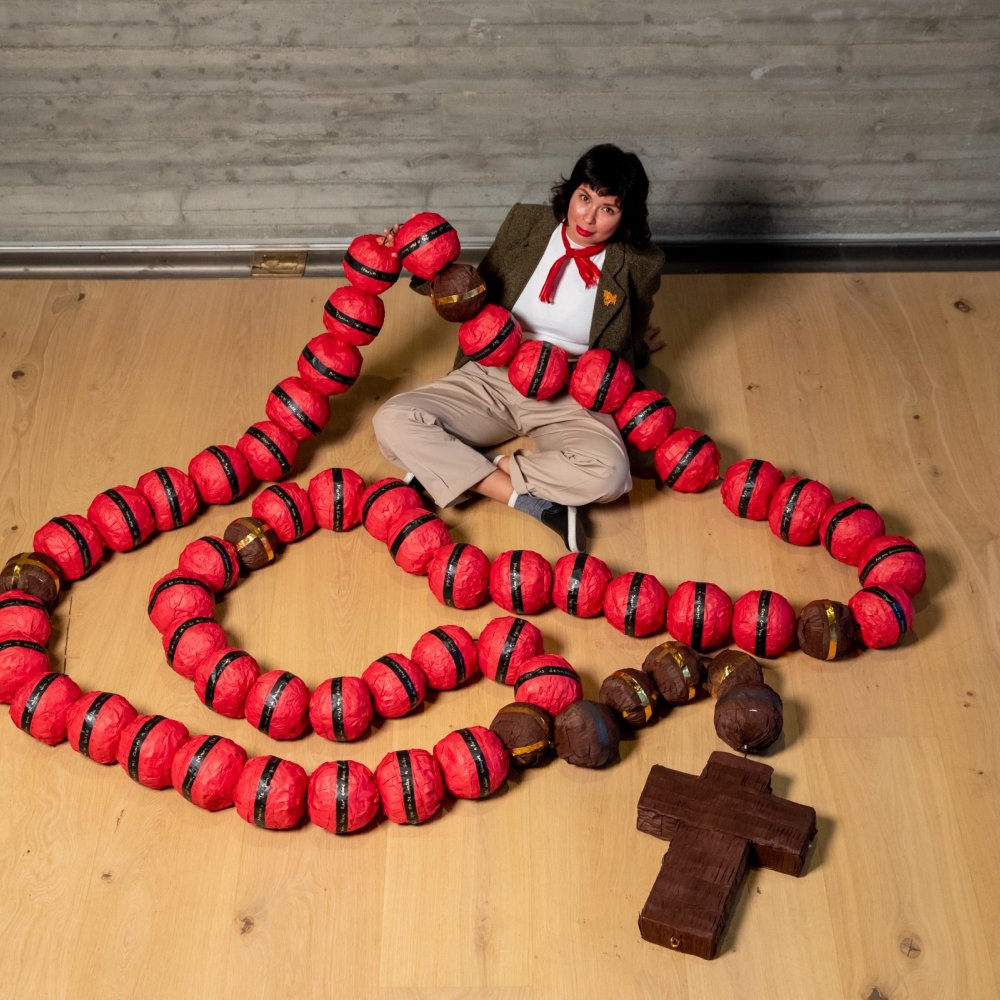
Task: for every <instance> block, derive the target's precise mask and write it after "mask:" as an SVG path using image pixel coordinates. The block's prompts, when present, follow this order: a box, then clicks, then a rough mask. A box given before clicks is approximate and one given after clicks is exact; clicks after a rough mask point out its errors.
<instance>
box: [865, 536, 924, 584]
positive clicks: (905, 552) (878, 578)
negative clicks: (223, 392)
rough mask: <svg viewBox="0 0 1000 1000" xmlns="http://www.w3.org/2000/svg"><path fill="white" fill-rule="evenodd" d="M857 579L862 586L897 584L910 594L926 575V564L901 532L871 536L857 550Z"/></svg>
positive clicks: (920, 553)
mask: <svg viewBox="0 0 1000 1000" xmlns="http://www.w3.org/2000/svg"><path fill="white" fill-rule="evenodd" d="M858 579H859V580H860V581H861V586H862V587H875V586H879V587H884V586H885V585H886V584H888V583H894V584H896V585H897V586H900V587H902V588H903V590H905V591H906V592H907V593H908V594H910V595H911V596H913V595H915V594H918V593H919V592H920V590H921V588H922V587H923V585H924V582H925V581H926V579H927V565H926V563H925V561H924V557H923V553H922V552H921V551H920V549H918V548H917V546H916V545H914V543H913V542H911V541H910V539H909V538H904V537H903V536H902V535H883V536H882V537H881V538H873V539H872V540H871V541H870V542H869V543H868V544H867V545H866V546H865V547H864V549H862V551H861V558H860V559H859V560H858Z"/></svg>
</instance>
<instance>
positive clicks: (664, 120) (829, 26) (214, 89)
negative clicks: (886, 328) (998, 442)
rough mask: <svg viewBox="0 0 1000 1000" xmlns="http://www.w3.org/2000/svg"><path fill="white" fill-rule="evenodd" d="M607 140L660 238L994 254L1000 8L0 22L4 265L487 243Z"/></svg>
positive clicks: (794, 5) (253, 13)
mask: <svg viewBox="0 0 1000 1000" xmlns="http://www.w3.org/2000/svg"><path fill="white" fill-rule="evenodd" d="M605 140H609V141H615V142H618V143H619V144H621V145H624V146H626V147H628V148H633V149H635V150H636V151H638V152H639V153H640V154H641V155H642V156H643V159H644V161H645V163H646V165H647V169H648V170H649V173H650V175H651V178H652V181H653V198H652V220H653V230H654V234H655V235H657V236H658V237H661V238H701V237H719V236H748V237H766V236H788V237H807V238H809V237H838V238H849V237H874V236H891V237H911V236H913V237H916V236H932V237H945V238H958V237H969V236H986V235H996V234H997V233H998V230H1000V223H998V221H997V220H998V219H1000V167H998V164H1000V4H998V3H997V0H854V2H852V0H847V2H845V3H843V4H840V5H835V4H833V3H826V2H819V0H758V2H756V3H748V2H741V0H666V2H662V3H658V2H655V0H644V2H628V0H623V2H611V0H562V2H545V0H533V2H528V0H496V2H493V3H482V2H459V0H413V2H410V3H403V2H395V0H383V2H365V0H355V2H353V3H347V2H344V0H285V2H257V0H244V2H238V0H212V2H206V0H187V2H183V0H162V2H155V0H78V2H75V3H74V2H55V0H3V2H0V243H47V242H62V241H83V242H97V243H100V242H106V241H112V242H114V241H140V242H146V241H167V242H169V243H184V242H189V241H209V242H213V243H225V242H234V243H246V242H250V243H258V244H268V243H274V242H280V241H300V240H301V241H306V242H309V243H323V242H336V241H338V240H344V239H349V238H350V237H351V236H353V235H355V234H357V233H358V232H364V231H374V230H378V229H381V227H382V226H383V225H385V224H387V223H389V222H391V221H394V220H397V219H400V218H405V217H406V216H407V215H409V214H410V213H412V212H414V211H419V210H422V209H424V208H431V209H433V210H435V211H439V212H441V213H442V214H444V215H446V216H447V217H448V218H449V219H450V220H451V221H452V222H453V223H454V224H455V225H456V227H457V228H458V229H459V231H460V233H462V234H463V236H465V237H466V238H470V237H472V238H475V237H485V236H489V235H491V234H492V233H493V232H494V231H495V229H496V226H497V224H498V223H499V221H500V219H501V218H502V217H503V214H504V211H505V209H506V207H507V206H508V205H509V204H510V203H512V202H513V201H515V200H519V199H521V200H543V199H544V198H545V197H546V196H547V191H548V187H549V185H550V183H551V182H552V180H554V179H555V177H556V176H557V175H558V174H559V173H561V172H565V171H567V170H568V169H569V168H570V166H571V165H572V162H573V160H574V159H575V157H576V156H577V154H578V153H579V152H580V151H581V150H582V149H584V148H585V147H587V146H588V145H590V144H591V143H593V142H596V141H605Z"/></svg>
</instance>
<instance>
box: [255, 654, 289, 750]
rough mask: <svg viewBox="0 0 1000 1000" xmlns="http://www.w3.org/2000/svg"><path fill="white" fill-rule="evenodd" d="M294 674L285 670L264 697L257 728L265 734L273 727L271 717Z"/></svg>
mask: <svg viewBox="0 0 1000 1000" xmlns="http://www.w3.org/2000/svg"><path fill="white" fill-rule="evenodd" d="M294 676H295V674H291V673H289V672H288V671H287V670H286V671H284V672H283V673H282V674H281V676H280V677H278V678H277V679H276V680H275V682H274V685H273V686H272V687H271V690H270V691H269V692H268V695H267V697H266V698H265V699H264V707H263V708H262V709H261V710H260V720H259V721H258V723H257V728H258V729H259V730H260V731H261V732H262V733H264V734H265V735H267V732H268V730H269V729H270V728H271V719H273V718H274V712H275V709H276V708H277V707H278V702H279V701H280V700H281V696H282V695H283V694H284V693H285V688H286V687H288V684H289V682H290V681H291V680H292V678H293V677H294Z"/></svg>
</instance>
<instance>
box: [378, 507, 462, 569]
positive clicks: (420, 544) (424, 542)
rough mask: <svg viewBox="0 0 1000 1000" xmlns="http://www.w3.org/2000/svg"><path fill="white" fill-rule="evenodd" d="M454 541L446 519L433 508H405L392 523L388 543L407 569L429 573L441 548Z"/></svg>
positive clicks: (391, 551)
mask: <svg viewBox="0 0 1000 1000" xmlns="http://www.w3.org/2000/svg"><path fill="white" fill-rule="evenodd" d="M450 542H451V536H450V535H449V534H448V528H447V527H446V526H445V523H444V521H442V520H441V518H439V517H438V516H437V514H433V513H431V512H430V511H429V510H423V509H421V510H414V509H410V510H404V511H402V512H401V513H400V514H399V516H398V517H397V518H395V519H394V520H393V522H392V524H391V525H390V527H389V534H388V535H387V537H386V545H387V546H388V549H389V554H390V555H391V556H392V558H393V562H395V564H396V565H397V566H398V567H399V568H400V569H401V570H403V571H404V572H406V573H412V574H413V575H414V576H426V575H427V572H428V571H429V570H430V565H431V560H432V559H433V558H434V554H435V553H436V552H437V551H438V549H441V548H443V547H444V546H445V545H448V544H449V543H450Z"/></svg>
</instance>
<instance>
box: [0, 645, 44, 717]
mask: <svg viewBox="0 0 1000 1000" xmlns="http://www.w3.org/2000/svg"><path fill="white" fill-rule="evenodd" d="M48 672H49V657H48V654H47V653H46V652H45V647H44V646H43V645H42V644H41V643H40V642H36V641H35V640H34V639H33V638H32V637H31V636H30V635H23V634H22V633H20V632H8V633H5V634H4V635H0V702H3V703H4V704H5V705H8V704H10V703H11V702H12V701H13V700H14V696H15V695H16V694H17V692H18V691H19V690H20V689H21V688H22V687H24V685H25V684H27V683H28V682H29V681H32V680H37V679H38V678H39V677H41V675H42V674H47V673H48Z"/></svg>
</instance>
